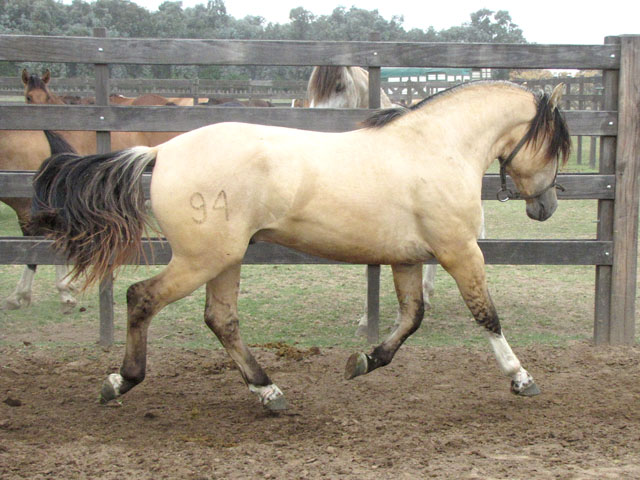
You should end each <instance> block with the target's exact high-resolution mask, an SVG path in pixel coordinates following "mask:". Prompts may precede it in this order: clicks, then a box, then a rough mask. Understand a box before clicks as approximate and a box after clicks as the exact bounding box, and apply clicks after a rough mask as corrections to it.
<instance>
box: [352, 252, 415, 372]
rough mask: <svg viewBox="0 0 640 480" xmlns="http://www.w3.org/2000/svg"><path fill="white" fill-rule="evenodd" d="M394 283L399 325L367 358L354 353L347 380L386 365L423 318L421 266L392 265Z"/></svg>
mask: <svg viewBox="0 0 640 480" xmlns="http://www.w3.org/2000/svg"><path fill="white" fill-rule="evenodd" d="M391 268H392V270H393V281H394V284H395V288H396V295H397V296H398V304H399V307H400V324H399V325H398V327H397V328H396V329H395V330H394V331H393V333H391V335H389V337H388V338H387V339H386V340H385V341H384V342H383V343H381V344H380V345H378V346H377V347H375V348H374V349H373V351H372V352H371V353H370V354H368V355H366V354H364V353H354V354H353V355H351V357H350V358H349V361H348V362H347V367H346V370H345V378H346V379H351V378H354V377H357V376H358V375H363V374H365V373H369V372H371V371H372V370H375V369H376V368H379V367H382V366H384V365H387V364H388V363H390V362H391V360H392V359H393V356H394V355H395V353H396V352H397V351H398V349H399V348H400V345H402V344H403V343H404V341H405V340H406V339H407V338H408V337H409V336H410V335H411V334H412V333H413V332H415V331H416V330H417V329H418V327H419V326H420V323H421V322H422V318H423V317H424V302H423V299H422V264H418V265H392V267H391Z"/></svg>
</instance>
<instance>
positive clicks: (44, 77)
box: [42, 68, 51, 85]
mask: <svg viewBox="0 0 640 480" xmlns="http://www.w3.org/2000/svg"><path fill="white" fill-rule="evenodd" d="M49 80H51V72H50V71H49V69H48V68H47V69H46V70H45V71H44V73H43V74H42V81H43V82H44V84H45V85H46V84H47V83H49Z"/></svg>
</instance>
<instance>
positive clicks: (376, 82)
mask: <svg viewBox="0 0 640 480" xmlns="http://www.w3.org/2000/svg"><path fill="white" fill-rule="evenodd" d="M369 40H371V41H380V33H378V32H374V33H372V34H371V35H370V37H369ZM379 60H380V59H379V56H378V52H373V53H372V54H371V58H370V59H369V65H368V70H369V108H370V109H377V108H380V86H381V85H380V77H381V75H380V74H381V68H380V63H379ZM379 337H380V265H367V341H368V342H369V343H378V340H379Z"/></svg>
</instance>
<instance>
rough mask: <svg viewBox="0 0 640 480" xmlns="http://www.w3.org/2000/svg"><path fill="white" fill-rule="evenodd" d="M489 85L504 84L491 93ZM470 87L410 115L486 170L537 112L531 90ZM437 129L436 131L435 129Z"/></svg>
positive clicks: (480, 168) (517, 138) (511, 144)
mask: <svg viewBox="0 0 640 480" xmlns="http://www.w3.org/2000/svg"><path fill="white" fill-rule="evenodd" d="M486 88H501V89H502V90H498V91H499V92H501V94H500V95H491V94H489V93H490V92H489V91H488V90H486ZM486 88H485V89H483V88H482V87H466V88H465V89H463V90H460V91H459V92H457V93H451V94H448V96H445V97H442V98H441V99H437V100H434V101H433V104H427V105H425V107H423V109H421V110H418V111H417V112H415V113H417V114H418V115H415V116H414V115H407V117H406V118H407V120H409V121H411V122H415V123H416V126H418V125H419V126H420V128H422V129H423V131H424V132H425V134H427V135H429V134H433V135H437V136H438V141H439V142H441V141H442V140H444V139H443V138H442V137H443V136H444V137H446V141H447V143H448V144H449V145H451V146H452V147H454V148H455V151H458V152H460V154H461V157H464V158H465V159H468V161H469V162H473V163H475V165H476V167H477V168H478V169H479V170H481V171H482V173H484V172H485V171H486V170H487V169H488V168H489V165H490V164H491V163H492V162H493V161H494V160H495V159H496V158H498V157H499V156H501V155H504V154H505V152H506V151H507V150H509V149H511V148H513V144H514V143H517V141H519V139H520V138H521V136H522V135H524V133H525V131H526V129H527V126H528V124H529V122H530V121H531V119H532V118H533V116H534V114H535V103H534V101H533V96H532V95H531V93H529V92H527V91H525V90H519V89H515V88H513V87H511V88H509V87H503V86H491V87H486ZM432 132H433V133H432Z"/></svg>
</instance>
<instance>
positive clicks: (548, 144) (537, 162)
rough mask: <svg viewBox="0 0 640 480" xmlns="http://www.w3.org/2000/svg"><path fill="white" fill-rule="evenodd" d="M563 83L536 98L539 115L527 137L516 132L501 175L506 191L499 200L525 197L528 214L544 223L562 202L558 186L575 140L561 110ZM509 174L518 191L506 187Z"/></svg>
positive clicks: (529, 127) (526, 132)
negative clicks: (559, 199)
mask: <svg viewBox="0 0 640 480" xmlns="http://www.w3.org/2000/svg"><path fill="white" fill-rule="evenodd" d="M563 87H564V86H563V85H562V84H560V85H558V86H557V87H556V88H555V89H554V90H553V93H552V94H551V96H548V95H541V96H539V97H537V98H536V113H535V116H534V117H533V119H532V120H531V122H530V123H529V124H528V125H527V127H526V131H525V133H524V135H523V134H522V129H516V130H518V131H519V133H517V132H516V131H514V132H512V135H511V137H512V138H510V139H509V141H508V142H507V144H506V146H505V151H504V153H503V155H502V156H500V157H499V158H500V175H501V177H502V189H501V190H500V192H498V199H499V200H501V201H506V200H508V199H509V198H522V199H524V200H525V201H526V204H527V215H528V216H529V217H530V218H532V219H534V220H540V221H544V220H546V219H547V218H549V217H550V216H551V215H553V212H555V210H556V208H557V206H558V199H557V196H556V188H562V187H560V186H559V185H557V184H556V177H557V175H558V168H559V166H560V163H561V162H562V163H563V164H564V163H566V162H567V160H568V158H569V153H570V151H571V138H570V137H569V130H568V129H567V124H566V122H565V120H564V118H563V116H562V113H561V112H560V110H559V108H558V102H559V100H560V97H561V96H562V88H563ZM506 173H508V174H509V175H510V176H511V178H512V179H513V182H514V183H515V185H516V187H517V189H518V192H515V193H514V192H512V191H510V190H508V189H507V187H506V179H505V176H506Z"/></svg>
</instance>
